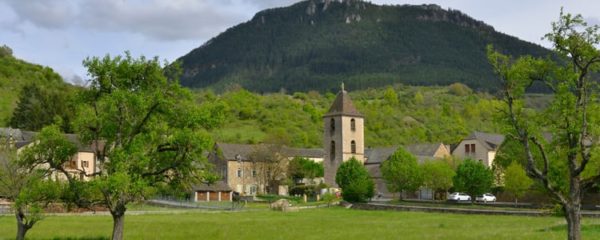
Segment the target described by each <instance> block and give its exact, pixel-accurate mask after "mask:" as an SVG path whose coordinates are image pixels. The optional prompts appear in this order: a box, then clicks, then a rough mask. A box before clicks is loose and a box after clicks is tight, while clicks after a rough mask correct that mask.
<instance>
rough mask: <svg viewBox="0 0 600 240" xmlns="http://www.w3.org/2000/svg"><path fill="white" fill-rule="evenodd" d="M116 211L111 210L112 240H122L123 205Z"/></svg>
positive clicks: (123, 225) (123, 223) (123, 224)
mask: <svg viewBox="0 0 600 240" xmlns="http://www.w3.org/2000/svg"><path fill="white" fill-rule="evenodd" d="M117 209H118V210H116V211H111V212H110V213H111V215H112V217H113V233H112V240H122V239H123V232H124V228H125V207H122V209H123V210H121V208H119V207H118V208H117Z"/></svg>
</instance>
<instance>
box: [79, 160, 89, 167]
mask: <svg viewBox="0 0 600 240" xmlns="http://www.w3.org/2000/svg"><path fill="white" fill-rule="evenodd" d="M81 167H84V168H86V167H89V163H88V161H81Z"/></svg>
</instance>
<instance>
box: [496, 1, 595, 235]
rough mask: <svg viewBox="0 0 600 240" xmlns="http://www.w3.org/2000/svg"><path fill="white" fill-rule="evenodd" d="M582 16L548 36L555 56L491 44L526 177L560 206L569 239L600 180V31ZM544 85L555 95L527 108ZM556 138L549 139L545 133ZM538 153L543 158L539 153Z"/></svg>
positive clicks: (563, 21)
mask: <svg viewBox="0 0 600 240" xmlns="http://www.w3.org/2000/svg"><path fill="white" fill-rule="evenodd" d="M598 29H599V28H598V26H588V25H587V23H586V22H585V21H584V18H583V17H582V16H581V15H575V16H574V15H571V14H564V13H563V12H562V11H561V13H560V17H559V19H558V21H557V22H553V23H552V32H550V33H548V34H546V36H545V38H546V39H547V40H549V41H551V42H552V44H553V46H554V52H555V53H556V60H553V59H552V58H547V59H536V58H533V57H521V58H518V59H511V57H509V56H507V55H503V54H501V53H498V52H496V51H494V50H493V49H492V47H488V59H489V62H490V63H491V65H492V66H493V68H494V71H495V73H496V74H497V76H498V77H499V78H500V82H501V83H502V84H503V92H502V93H503V100H504V103H505V105H504V109H503V112H504V115H503V117H502V120H503V121H504V122H505V123H506V124H508V125H509V126H510V135H511V136H514V138H515V139H516V140H517V141H519V142H520V143H521V144H522V149H523V150H524V152H525V156H526V160H527V161H526V162H527V163H526V164H525V166H526V168H527V175H528V176H530V177H531V178H533V179H534V180H536V181H538V182H539V183H540V184H541V185H542V186H543V187H544V188H545V189H546V190H547V192H548V193H549V194H550V195H551V196H552V198H553V199H555V201H556V202H557V203H558V204H560V205H561V206H562V208H563V210H564V213H565V214H564V215H565V218H566V220H567V229H568V234H567V236H568V239H577V240H578V239H581V198H582V194H583V192H584V191H585V190H586V189H589V188H591V187H593V186H595V185H597V184H598V182H600V181H599V180H600V170H598V168H597V167H594V166H598V164H597V161H598V160H599V159H598V156H597V155H596V154H595V153H596V151H597V149H598V146H599V144H598V139H599V138H600V135H599V134H598V132H599V128H600V127H599V126H600V117H599V115H598V113H599V112H600V111H599V109H600V105H599V104H598V102H597V101H596V98H597V96H598V93H599V92H598V88H597V87H596V84H597V83H596V81H595V80H594V79H593V78H592V76H593V75H594V74H595V73H597V72H598V71H599V70H600V49H598V44H599V43H600V33H599V32H598ZM536 82H537V83H540V82H541V83H542V84H543V85H545V86H547V87H548V88H549V89H550V91H551V92H552V93H553V99H552V100H551V101H550V102H549V105H548V106H547V107H546V109H544V110H543V111H534V110H531V109H527V108H525V106H526V105H525V104H524V102H525V101H524V99H525V92H526V91H527V90H528V89H530V87H531V86H532V85H535V84H534V83H536ZM544 131H547V132H550V133H551V134H552V135H553V137H552V140H551V141H548V140H547V139H545V138H544V137H543V132H544ZM534 151H539V152H540V154H539V156H536V155H535V154H534Z"/></svg>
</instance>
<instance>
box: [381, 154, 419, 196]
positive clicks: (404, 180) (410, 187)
mask: <svg viewBox="0 0 600 240" xmlns="http://www.w3.org/2000/svg"><path fill="white" fill-rule="evenodd" d="M380 168H381V175H382V177H383V179H384V180H385V183H386V186H387V188H388V190H389V191H390V192H397V193H400V200H402V194H403V193H404V192H414V191H417V190H418V189H419V188H420V187H421V186H422V185H423V174H422V173H421V168H420V167H419V163H418V162H417V158H415V157H414V156H413V155H412V154H410V153H409V152H407V151H406V150H404V148H402V147H400V148H398V150H396V152H395V153H394V154H392V156H390V157H389V158H388V159H387V160H385V161H384V162H383V163H382V164H381V167H380Z"/></svg>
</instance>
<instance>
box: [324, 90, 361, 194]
mask: <svg viewBox="0 0 600 240" xmlns="http://www.w3.org/2000/svg"><path fill="white" fill-rule="evenodd" d="M323 129H324V131H323V150H324V151H325V158H324V160H323V168H324V170H325V183H326V184H328V185H329V186H332V187H337V184H336V183H335V174H336V172H337V169H338V167H339V166H340V165H341V164H342V163H343V162H344V161H347V160H348V159H350V158H353V157H354V158H356V159H357V160H358V161H360V162H362V163H364V161H365V157H364V155H365V154H364V153H365V147H364V116H363V115H362V114H361V113H359V112H358V110H356V108H355V107H354V104H353V103H352V100H351V99H350V96H349V95H348V92H346V91H345V89H344V85H343V84H342V89H341V91H340V92H339V93H338V94H337V96H336V98H335V100H334V101H333V104H332V105H331V107H330V108H329V111H328V112H327V113H326V114H325V115H323Z"/></svg>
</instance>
